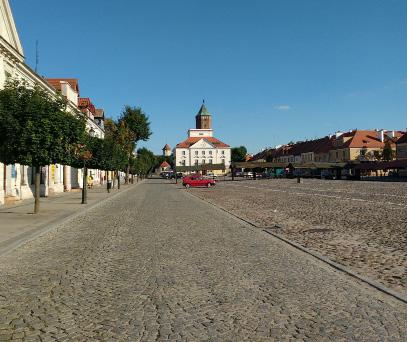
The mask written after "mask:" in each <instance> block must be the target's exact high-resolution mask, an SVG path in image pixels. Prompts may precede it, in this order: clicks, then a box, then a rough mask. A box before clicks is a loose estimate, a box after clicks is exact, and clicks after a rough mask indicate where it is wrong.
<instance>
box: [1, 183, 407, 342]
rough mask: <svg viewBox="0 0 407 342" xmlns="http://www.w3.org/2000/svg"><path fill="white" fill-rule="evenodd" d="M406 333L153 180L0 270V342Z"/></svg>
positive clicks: (336, 279)
mask: <svg viewBox="0 0 407 342" xmlns="http://www.w3.org/2000/svg"><path fill="white" fill-rule="evenodd" d="M209 193H212V194H215V192H212V189H210V192H208V194H209ZM406 331H407V310H406V305H405V304H403V303H401V302H399V301H396V300H394V299H392V298H391V297H389V296H387V295H384V294H382V293H380V292H378V291H376V290H374V289H372V288H370V287H367V286H366V285H364V284H362V283H359V282H356V281H355V280H354V279H353V278H350V277H348V276H346V275H344V274H342V273H341V272H337V271H335V270H333V269H331V268H330V267H328V266H326V265H325V264H322V263H320V262H318V261H316V260H315V259H313V258H310V257H308V256H306V255H305V254H303V253H302V252H300V251H298V250H296V249H294V248H292V247H290V246H287V245H286V244H284V243H282V242H281V241H279V240H277V239H275V238H273V237H271V236H269V235H267V234H265V233H264V232H263V231H261V230H260V229H256V228H251V227H248V226H247V225H244V224H242V223H240V222H239V221H238V220H236V219H235V218H233V217H231V216H229V215H227V214H225V213H223V212H221V211H219V210H217V209H216V208H214V207H213V206H211V205H208V204H206V203H204V202H203V201H201V200H199V199H196V198H194V197H193V196H191V195H190V194H187V191H186V190H184V189H180V188H178V187H176V186H174V185H173V184H169V183H168V182H167V181H162V180H148V181H146V182H144V183H143V184H141V185H139V186H137V187H135V188H134V189H133V190H129V191H126V192H124V193H123V194H121V195H119V196H117V197H116V198H115V199H114V200H110V201H107V202H104V203H103V204H102V205H101V206H99V207H96V208H93V209H91V210H90V211H88V212H87V213H86V214H82V215H80V216H78V217H77V218H76V219H73V220H71V221H70V222H68V223H65V224H64V225H62V226H60V227H59V228H58V229H56V230H54V231H51V232H48V233H47V234H46V235H43V236H42V237H39V238H37V239H35V240H33V241H31V242H29V243H27V244H25V245H24V246H21V247H19V248H18V249H16V250H14V251H13V252H11V253H10V254H8V255H6V256H3V257H1V258H0V341H10V340H12V341H219V342H224V341H231V342H232V341H233V342H235V341H405V339H406Z"/></svg>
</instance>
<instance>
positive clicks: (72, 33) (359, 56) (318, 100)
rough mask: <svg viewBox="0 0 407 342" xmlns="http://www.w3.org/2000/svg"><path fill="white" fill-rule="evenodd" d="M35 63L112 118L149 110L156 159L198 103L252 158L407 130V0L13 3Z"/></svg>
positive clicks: (180, 134) (219, 131) (222, 135)
mask: <svg viewBox="0 0 407 342" xmlns="http://www.w3.org/2000/svg"><path fill="white" fill-rule="evenodd" d="M10 3H11V5H12V9H13V12H14V17H15V20H16V24H17V28H18V31H19V34H20V37H21V40H22V44H23V47H24V51H25V56H26V60H27V63H28V64H29V65H31V66H34V64H35V41H36V40H37V39H38V40H39V47H40V64H39V73H40V74H41V75H44V76H46V77H74V78H79V80H80V88H81V95H82V96H83V97H91V98H92V99H93V101H94V103H95V105H96V106H97V107H102V108H104V109H105V111H106V113H107V115H108V116H110V117H116V116H118V115H119V114H120V112H121V110H122V108H123V106H124V105H125V104H129V105H135V106H141V107H142V108H143V109H144V111H145V112H146V113H147V114H148V115H149V117H150V120H151V123H152V130H153V132H154V134H153V136H152V137H151V139H150V141H149V142H147V143H144V144H142V145H145V146H147V147H149V148H150V149H152V150H153V151H154V152H156V153H159V152H160V150H161V148H162V147H163V146H164V144H165V143H166V142H167V143H168V144H170V145H171V146H172V147H173V146H174V145H175V144H176V143H178V142H180V141H182V140H183V139H185V137H186V131H187V129H188V128H192V127H193V126H194V123H195V121H194V116H195V114H196V112H197V111H198V109H199V107H200V105H201V103H202V99H203V98H205V102H206V105H207V108H208V110H209V111H210V112H211V113H212V114H213V122H214V129H215V135H216V136H217V137H218V138H219V139H221V140H223V141H224V142H226V143H228V144H230V145H231V146H238V145H245V146H247V148H248V150H249V151H251V152H257V151H258V150H260V149H261V148H263V147H265V146H273V145H276V144H281V143H286V142H288V141H290V140H302V139H306V138H314V137H319V136H324V135H327V134H329V133H333V132H335V131H337V130H349V129H352V128H360V129H362V128H366V129H367V128H387V129H405V128H406V127H407V120H406V118H407V44H406V42H407V20H406V18H407V1H405V0H386V1H382V0H358V1H354V0H336V1H334V0H318V1H317V0H307V1H303V0H296V1H295V0H279V1H277V0H250V1H243V0H240V1H239V0H223V1H221V0H206V1H198V0H172V1H168V0H155V1H147V0H145V1H138V0H137V1H135V0H116V1H110V0H86V1H83V0H82V1H81V0H71V1H69V2H65V1H55V0H41V1H36V0H25V1H21V0H10Z"/></svg>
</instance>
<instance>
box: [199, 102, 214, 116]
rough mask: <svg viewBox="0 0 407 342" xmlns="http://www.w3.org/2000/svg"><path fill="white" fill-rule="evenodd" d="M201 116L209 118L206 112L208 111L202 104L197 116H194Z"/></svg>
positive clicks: (209, 114)
mask: <svg viewBox="0 0 407 342" xmlns="http://www.w3.org/2000/svg"><path fill="white" fill-rule="evenodd" d="M201 115H207V116H211V113H209V112H208V110H207V109H206V107H205V105H204V104H202V106H201V108H200V109H199V112H198V114H196V116H201Z"/></svg>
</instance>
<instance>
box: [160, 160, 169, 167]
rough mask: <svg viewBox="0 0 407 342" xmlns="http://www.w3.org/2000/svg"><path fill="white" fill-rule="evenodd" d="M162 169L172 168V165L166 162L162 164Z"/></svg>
mask: <svg viewBox="0 0 407 342" xmlns="http://www.w3.org/2000/svg"><path fill="white" fill-rule="evenodd" d="M160 167H164V168H165V167H171V165H170V164H168V163H167V162H166V161H165V160H164V161H163V162H162V163H161V165H160Z"/></svg>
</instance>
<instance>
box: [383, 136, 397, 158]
mask: <svg viewBox="0 0 407 342" xmlns="http://www.w3.org/2000/svg"><path fill="white" fill-rule="evenodd" d="M382 158H383V160H385V161H390V160H393V159H394V151H393V149H392V147H391V142H390V140H387V141H386V142H385V144H384V148H383V153H382Z"/></svg>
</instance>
